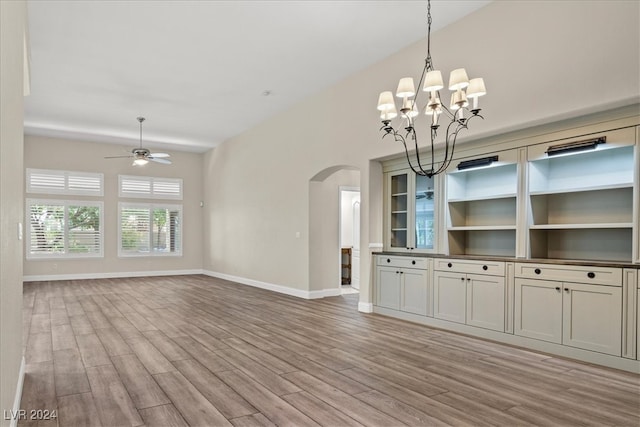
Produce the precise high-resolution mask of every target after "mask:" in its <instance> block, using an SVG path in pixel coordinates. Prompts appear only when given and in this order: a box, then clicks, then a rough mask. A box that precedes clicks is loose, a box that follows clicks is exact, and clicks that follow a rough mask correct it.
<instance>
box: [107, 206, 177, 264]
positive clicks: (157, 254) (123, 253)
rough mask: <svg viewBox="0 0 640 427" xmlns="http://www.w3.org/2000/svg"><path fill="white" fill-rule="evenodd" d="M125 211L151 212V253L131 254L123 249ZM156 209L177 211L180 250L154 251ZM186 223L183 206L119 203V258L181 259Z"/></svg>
mask: <svg viewBox="0 0 640 427" xmlns="http://www.w3.org/2000/svg"><path fill="white" fill-rule="evenodd" d="M123 208H125V209H144V210H148V211H149V218H150V224H149V240H148V242H149V248H150V249H149V251H148V252H129V251H124V250H123V248H122V234H123V233H122V231H123V230H122V210H123ZM156 209H167V210H177V211H178V212H179V215H178V218H179V220H178V232H177V235H178V236H179V242H180V245H179V249H178V250H175V251H173V252H160V251H154V250H153V211H154V210H156ZM183 221H184V210H183V206H182V204H172V203H162V202H159V203H138V202H118V242H117V245H118V258H139V257H163V256H165V257H181V256H182V255H183V249H184V244H183V241H184V237H183V227H182V223H183Z"/></svg>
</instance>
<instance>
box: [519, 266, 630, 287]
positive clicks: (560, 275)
mask: <svg viewBox="0 0 640 427" xmlns="http://www.w3.org/2000/svg"><path fill="white" fill-rule="evenodd" d="M515 275H516V277H523V278H529V279H544V280H557V281H562V282H575V283H592V284H594V285H608V286H622V269H621V268H614V267H591V266H582V265H555V264H537V263H516V274H515Z"/></svg>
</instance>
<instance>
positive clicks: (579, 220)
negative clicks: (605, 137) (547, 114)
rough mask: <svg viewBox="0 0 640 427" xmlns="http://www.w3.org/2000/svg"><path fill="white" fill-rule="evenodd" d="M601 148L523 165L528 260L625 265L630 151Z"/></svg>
mask: <svg viewBox="0 0 640 427" xmlns="http://www.w3.org/2000/svg"><path fill="white" fill-rule="evenodd" d="M629 136H630V135H627V137H629ZM620 138H621V140H620V141H618V142H619V143H623V142H624V138H622V137H620ZM611 139H613V138H611ZM604 145H608V144H603V147H602V149H595V150H592V151H587V152H580V153H573V154H567V155H559V156H552V157H548V156H547V157H540V158H538V159H535V160H531V161H530V162H529V252H530V257H532V258H553V259H571V260H575V259H579V260H597V261H619V262H628V261H631V259H632V252H633V243H632V242H633V233H634V206H633V203H634V194H633V192H634V188H633V182H634V172H635V171H634V146H633V145H626V146H624V145H623V146H609V147H607V146H604ZM530 154H531V153H530ZM538 155H541V153H538ZM636 215H637V214H636Z"/></svg>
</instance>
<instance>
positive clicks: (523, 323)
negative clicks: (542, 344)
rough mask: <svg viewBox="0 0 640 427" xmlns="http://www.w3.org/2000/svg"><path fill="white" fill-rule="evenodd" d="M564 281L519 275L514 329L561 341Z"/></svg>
mask: <svg viewBox="0 0 640 427" xmlns="http://www.w3.org/2000/svg"><path fill="white" fill-rule="evenodd" d="M561 286H562V284H561V283H559V282H552V281H549V280H528V279H516V286H515V298H516V301H515V306H514V309H515V316H514V317H515V325H514V333H515V334H516V335H521V336H523V337H529V338H535V339H539V340H543V341H550V342H554V343H558V344H561V343H562V287H561Z"/></svg>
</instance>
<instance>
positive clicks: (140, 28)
mask: <svg viewBox="0 0 640 427" xmlns="http://www.w3.org/2000/svg"><path fill="white" fill-rule="evenodd" d="M487 3H489V2H488V1H476V0H472V1H434V3H433V5H432V14H433V17H434V22H433V27H432V30H433V31H436V30H437V29H438V28H442V27H444V26H445V25H450V24H451V23H453V22H455V21H456V20H458V19H460V18H461V17H463V16H465V15H467V14H469V13H471V12H473V11H474V10H476V9H479V8H481V7H482V6H484V5H486V4H487ZM426 9H427V2H426V1H375V0H374V1H329V0H326V1H257V0H256V1H99V0H92V1H89V0H85V1H29V10H28V13H29V38H30V66H31V95H30V96H29V97H27V98H26V106H25V132H26V133H27V134H31V135H45V136H55V137H64V138H73V139H83V140H87V141H101V142H113V143H121V144H134V143H136V142H137V140H138V135H139V134H138V122H137V121H136V117H138V116H144V117H146V118H147V121H146V122H145V123H144V139H145V145H147V146H149V147H162V148H171V149H175V150H183V151H195V152H203V151H206V150H208V149H210V148H212V147H215V146H216V145H217V144H220V143H221V142H223V141H225V140H227V139H229V138H231V137H233V136H235V135H237V134H239V133H242V132H243V131H245V130H247V129H249V128H251V127H253V126H255V125H256V124H258V123H260V122H262V121H264V120H267V119H269V117H271V116H273V115H275V114H277V113H279V112H282V111H285V110H286V109H287V108H290V107H291V106H293V105H295V104H296V102H298V101H300V100H302V99H304V98H305V97H307V96H310V95H312V94H314V93H317V92H319V91H321V90H323V89H324V88H326V87H329V86H330V85H332V84H334V83H336V82H338V81H340V80H342V79H344V78H345V77H347V76H349V75H351V74H353V73H356V72H358V71H360V70H362V69H364V68H366V67H368V66H370V65H372V64H374V63H376V62H378V61H380V60H382V59H384V58H386V57H387V56H389V55H391V54H392V53H394V52H396V51H398V50H400V49H402V48H403V47H405V46H407V45H409V44H411V43H414V42H416V41H417V40H419V39H421V38H423V37H425V35H426ZM421 61H422V59H419V61H418V62H417V63H416V67H417V68H420V67H421Z"/></svg>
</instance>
